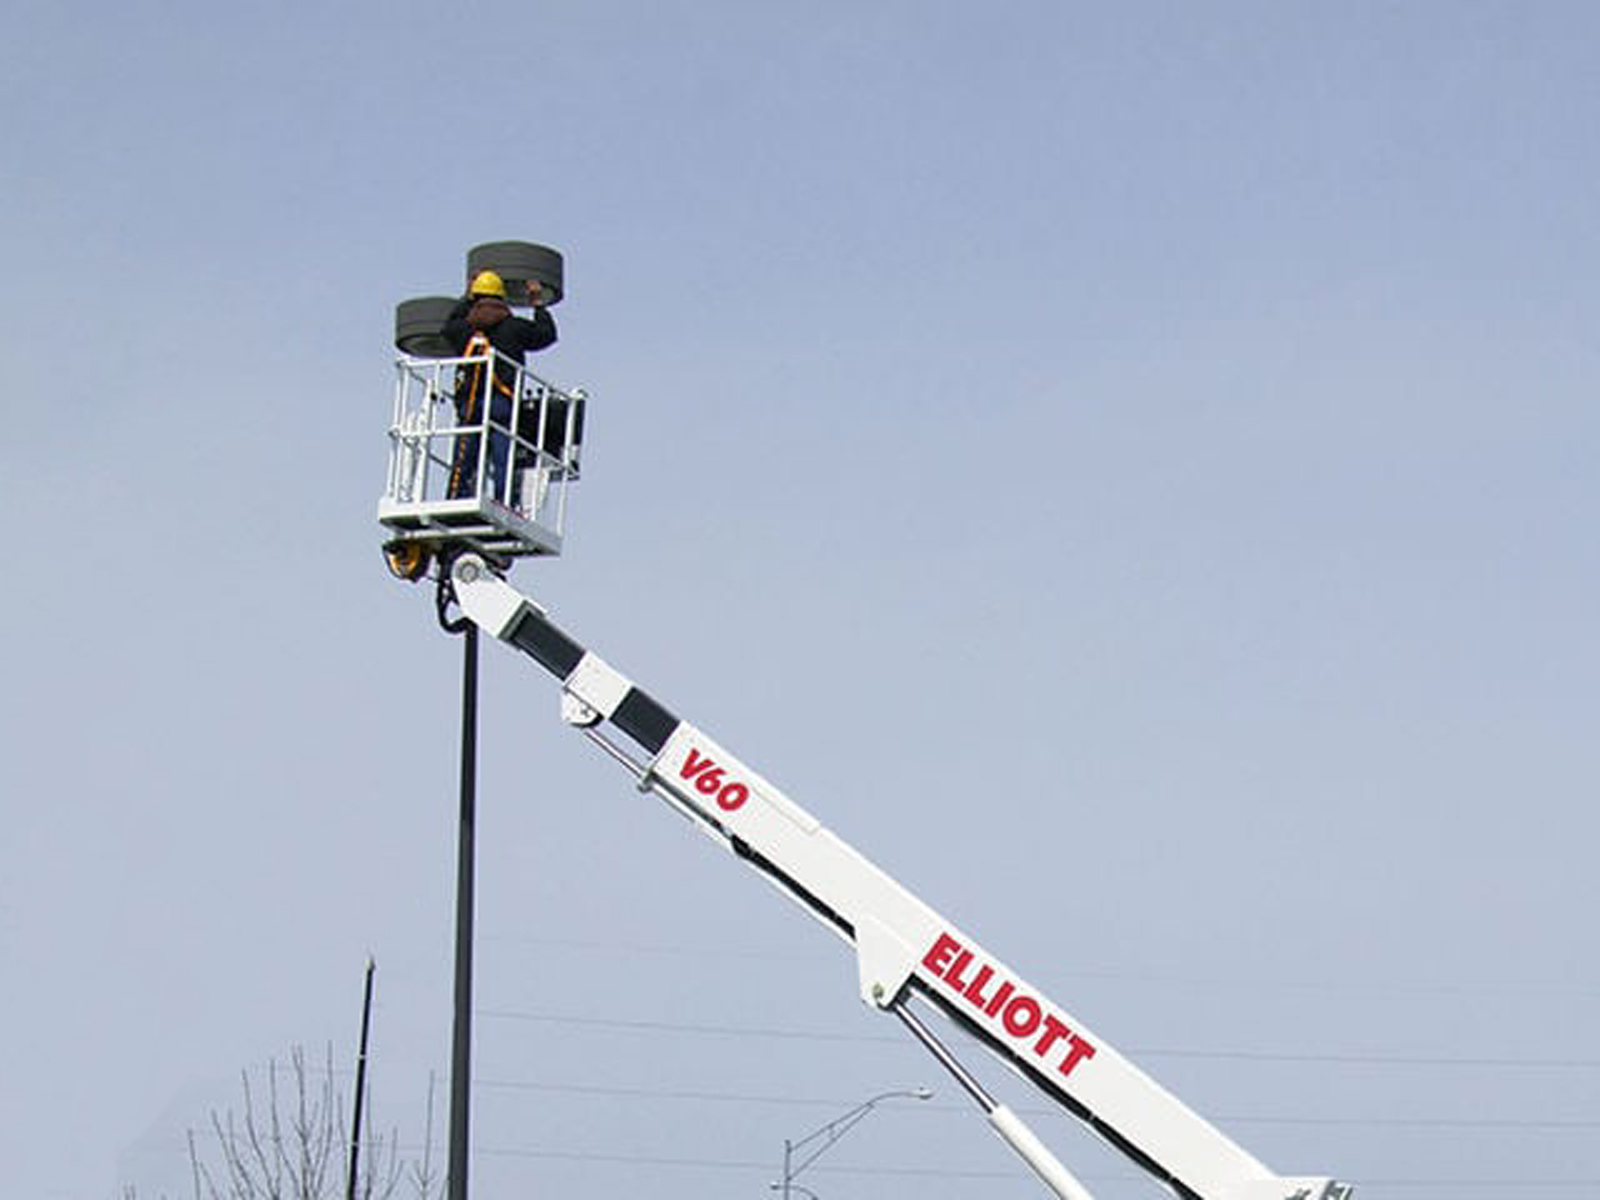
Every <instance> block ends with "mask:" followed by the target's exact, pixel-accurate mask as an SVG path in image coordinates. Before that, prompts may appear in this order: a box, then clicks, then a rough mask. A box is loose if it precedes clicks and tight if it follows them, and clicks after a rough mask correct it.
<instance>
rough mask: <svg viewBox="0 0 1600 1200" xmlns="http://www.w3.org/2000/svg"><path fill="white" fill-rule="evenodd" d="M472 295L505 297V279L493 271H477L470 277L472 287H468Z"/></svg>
mask: <svg viewBox="0 0 1600 1200" xmlns="http://www.w3.org/2000/svg"><path fill="white" fill-rule="evenodd" d="M468 290H469V291H470V292H471V293H472V294H473V295H474V296H499V297H500V299H502V300H504V299H505V298H506V281H505V280H504V279H501V278H500V276H499V275H497V274H495V273H494V272H493V271H479V272H478V273H477V274H476V275H474V276H473V277H472V287H471V288H470V289H468Z"/></svg>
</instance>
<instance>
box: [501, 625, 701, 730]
mask: <svg viewBox="0 0 1600 1200" xmlns="http://www.w3.org/2000/svg"><path fill="white" fill-rule="evenodd" d="M506 641H508V642H510V643H511V644H512V645H513V646H515V647H516V648H517V649H518V650H521V651H522V652H523V653H524V654H527V655H528V656H530V657H531V658H533V659H535V660H536V661H537V662H538V663H539V664H540V665H541V666H542V667H544V669H545V670H547V671H549V672H550V674H552V675H554V676H555V677H556V678H557V679H560V680H563V681H564V680H566V678H567V677H568V676H569V675H571V674H572V672H573V671H575V670H577V668H578V663H579V662H580V661H581V660H582V658H583V656H584V655H585V654H586V653H587V651H586V650H584V648H583V647H582V646H580V645H578V643H577V642H575V641H573V640H572V639H571V638H569V637H568V636H567V635H566V634H564V633H562V632H561V630H559V629H557V628H556V627H555V626H554V625H552V624H551V623H550V622H549V621H547V620H545V618H544V617H543V616H541V615H540V614H539V613H537V612H535V611H534V610H533V609H531V608H529V609H525V610H524V611H523V613H522V615H521V616H520V617H518V618H517V623H516V624H515V625H514V626H513V627H512V630H511V632H510V633H509V634H507V635H506ZM611 722H612V724H614V725H615V726H616V727H617V728H618V729H620V730H622V732H623V733H625V734H627V735H628V736H629V737H630V738H632V739H633V740H634V741H636V742H638V743H639V745H640V746H642V747H644V748H645V749H646V750H648V751H649V752H650V753H651V754H655V753H657V752H658V751H659V750H660V749H661V747H663V746H665V745H666V744H667V739H668V738H669V737H671V736H672V731H673V730H674V729H676V728H677V727H678V718H677V717H675V716H673V715H672V713H670V712H668V711H667V709H666V708H665V707H664V706H663V705H661V704H660V703H659V702H658V701H656V700H655V699H654V698H653V697H652V696H651V695H650V694H649V693H648V692H645V691H643V690H641V689H639V688H636V687H633V688H629V689H628V694H627V695H626V696H624V697H623V698H622V703H621V704H619V705H617V711H616V712H614V713H612V714H611Z"/></svg>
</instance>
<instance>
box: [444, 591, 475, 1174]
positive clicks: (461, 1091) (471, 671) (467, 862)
mask: <svg viewBox="0 0 1600 1200" xmlns="http://www.w3.org/2000/svg"><path fill="white" fill-rule="evenodd" d="M463 633H464V635H465V636H464V637H463V638H462V643H461V648H462V667H461V824H460V829H459V831H458V833H457V844H456V977H455V1026H454V1031H453V1036H452V1039H451V1053H450V1168H449V1174H448V1176H447V1177H446V1178H447V1191H448V1200H467V1126H468V1121H467V1108H468V1105H469V1103H470V1097H471V1087H472V905H473V899H472V896H473V857H474V855H473V826H474V823H475V821H476V815H477V813H476V810H477V786H478V779H477V764H478V627H477V626H476V625H474V624H472V623H471V622H467V627H466V629H465V630H464V631H463Z"/></svg>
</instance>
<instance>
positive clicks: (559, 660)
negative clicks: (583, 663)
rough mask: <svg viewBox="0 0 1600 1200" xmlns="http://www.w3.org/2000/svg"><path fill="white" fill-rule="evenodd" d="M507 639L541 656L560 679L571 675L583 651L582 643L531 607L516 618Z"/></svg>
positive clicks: (514, 644)
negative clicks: (579, 643)
mask: <svg viewBox="0 0 1600 1200" xmlns="http://www.w3.org/2000/svg"><path fill="white" fill-rule="evenodd" d="M506 641H508V642H510V643H511V644H512V645H513V646H515V647H516V648H517V649H518V650H521V651H522V652H523V653H524V654H527V655H530V656H531V657H533V658H534V659H536V660H538V662H539V664H540V665H541V666H542V667H544V669H545V670H547V671H549V672H550V674H552V675H554V676H555V677H556V678H557V679H565V678H566V677H567V676H568V675H571V674H572V672H573V670H574V669H575V668H576V667H577V665H578V660H579V659H581V658H582V657H583V654H584V650H583V647H582V646H580V645H578V643H577V642H575V641H573V640H572V639H571V638H569V637H568V636H567V635H566V634H564V633H562V632H561V630H559V629H557V628H556V627H555V626H554V625H552V624H550V622H549V621H546V620H545V619H544V618H543V617H542V616H540V615H539V614H538V613H536V612H534V611H533V609H531V608H529V609H525V610H524V611H523V614H522V615H521V616H520V617H518V618H517V624H516V627H515V628H514V629H512V631H511V633H510V635H509V636H508V637H507V638H506Z"/></svg>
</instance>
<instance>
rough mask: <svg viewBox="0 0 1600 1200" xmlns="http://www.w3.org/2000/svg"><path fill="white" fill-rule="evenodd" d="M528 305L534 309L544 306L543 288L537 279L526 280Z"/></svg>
mask: <svg viewBox="0 0 1600 1200" xmlns="http://www.w3.org/2000/svg"><path fill="white" fill-rule="evenodd" d="M528 303H529V304H531V305H533V306H534V307H535V308H539V307H541V306H542V305H543V304H544V287H543V285H542V284H540V282H539V281H538V280H537V279H530V280H528Z"/></svg>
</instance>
